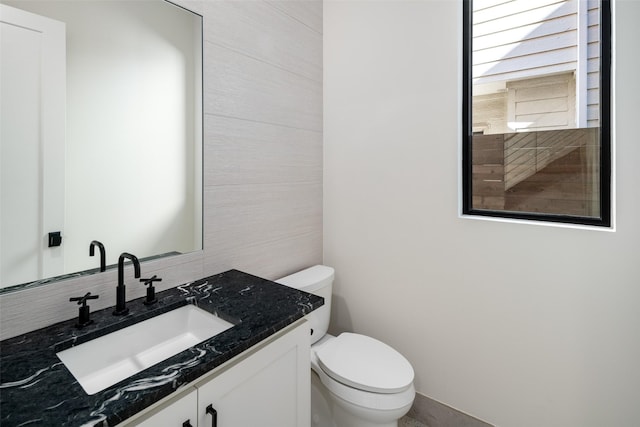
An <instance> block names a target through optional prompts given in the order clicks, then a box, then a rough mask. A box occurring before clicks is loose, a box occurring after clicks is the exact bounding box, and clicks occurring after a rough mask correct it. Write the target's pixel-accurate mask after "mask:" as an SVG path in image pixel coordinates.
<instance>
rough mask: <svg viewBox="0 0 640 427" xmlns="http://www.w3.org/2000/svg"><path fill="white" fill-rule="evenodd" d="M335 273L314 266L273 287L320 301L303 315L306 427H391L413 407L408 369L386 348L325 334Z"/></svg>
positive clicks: (411, 373) (411, 375)
mask: <svg viewBox="0 0 640 427" xmlns="http://www.w3.org/2000/svg"><path fill="white" fill-rule="evenodd" d="M333 277H334V270H333V268H331V267H327V266H323V265H316V266H314V267H311V268H308V269H306V270H302V271H300V272H298V273H295V274H292V275H290V276H287V277H283V278H282V279H278V280H276V282H278V283H281V284H283V285H287V286H290V287H293V288H296V289H300V290H303V291H305V292H309V293H313V294H316V295H319V296H322V297H323V298H324V299H325V305H324V306H322V307H321V308H320V309H317V310H315V311H314V312H312V313H310V314H308V315H307V320H309V322H310V325H311V334H312V335H311V343H312V345H311V354H310V357H311V370H312V372H311V425H312V426H314V427H373V426H379V427H396V426H397V425H398V419H400V418H401V417H402V416H404V415H405V414H406V413H407V412H408V411H409V409H410V408H411V405H412V403H413V400H414V397H415V388H414V386H413V378H414V371H413V368H412V367H411V364H410V363H409V362H408V361H407V360H406V359H405V358H404V357H403V356H402V355H401V354H400V353H398V352H397V351H396V350H394V349H393V348H391V347H390V346H388V345H386V344H384V343H382V342H380V341H378V340H376V339H374V338H371V337H368V336H366V335H361V334H353V333H348V332H344V333H342V334H340V335H338V336H332V335H329V334H327V329H328V326H329V317H330V314H331V290H332V287H333Z"/></svg>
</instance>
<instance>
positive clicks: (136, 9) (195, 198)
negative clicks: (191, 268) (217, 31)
mask: <svg viewBox="0 0 640 427" xmlns="http://www.w3.org/2000/svg"><path fill="white" fill-rule="evenodd" d="M0 3H1V4H0V7H2V14H0V21H1V22H0V25H1V31H2V34H1V38H0V40H1V43H2V46H1V55H2V58H1V61H0V63H1V66H2V70H1V71H2V72H1V79H2V80H1V89H2V101H1V102H2V105H1V112H2V114H1V123H0V125H1V126H0V127H1V132H2V133H1V135H0V136H1V143H2V146H1V152H0V174H1V179H2V181H1V197H0V223H1V224H0V225H1V228H0V242H1V243H0V261H1V262H0V285H1V286H0V288H5V290H10V289H14V288H15V285H23V284H26V283H34V282H35V283H37V284H39V283H43V282H46V281H48V280H51V278H54V279H56V278H61V277H62V278H64V277H68V276H69V275H73V274H79V272H82V274H90V273H93V272H96V271H97V270H96V268H97V267H98V266H99V265H100V260H99V256H98V255H99V254H98V251H96V256H95V257H90V256H89V245H90V243H91V242H92V241H94V240H97V241H100V242H102V244H103V245H104V247H105V248H106V264H108V265H112V264H115V263H116V262H117V259H118V256H119V255H120V253H122V252H130V253H133V254H135V255H136V256H138V258H140V259H147V258H153V257H157V256H162V255H166V254H178V253H187V252H191V251H194V250H199V249H201V248H202V17H201V16H199V15H197V14H194V13H192V12H190V11H188V10H185V9H183V8H181V7H178V6H176V5H174V4H172V3H169V2H166V1H163V0H139V1H115V0H91V1H77V0H73V1H59V0H34V1H23V0H0ZM50 233H53V234H50ZM56 233H59V235H58V234H56ZM58 236H59V237H58Z"/></svg>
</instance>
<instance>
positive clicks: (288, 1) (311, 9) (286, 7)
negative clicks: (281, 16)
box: [267, 0, 322, 34]
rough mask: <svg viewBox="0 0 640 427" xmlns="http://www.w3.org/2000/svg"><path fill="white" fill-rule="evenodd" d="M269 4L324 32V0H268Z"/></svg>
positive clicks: (316, 30) (320, 32) (315, 29)
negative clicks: (322, 0)
mask: <svg viewBox="0 0 640 427" xmlns="http://www.w3.org/2000/svg"><path fill="white" fill-rule="evenodd" d="M267 4H269V5H270V6H272V7H275V8H276V9H279V10H281V11H282V12H284V13H286V14H287V15H289V16H291V17H292V18H294V19H296V20H298V21H299V22H301V23H303V24H304V25H306V26H308V27H309V28H311V29H312V30H314V31H315V32H317V33H319V34H322V2H321V1H300V0H273V1H272V0H267Z"/></svg>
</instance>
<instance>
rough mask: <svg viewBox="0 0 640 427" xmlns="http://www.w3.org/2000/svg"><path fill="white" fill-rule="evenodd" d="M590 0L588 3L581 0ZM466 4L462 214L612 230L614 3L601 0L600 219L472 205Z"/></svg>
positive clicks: (469, 15)
mask: <svg viewBox="0 0 640 427" xmlns="http://www.w3.org/2000/svg"><path fill="white" fill-rule="evenodd" d="M578 1H586V0H578ZM462 2H463V18H462V28H463V30H462V31H463V34H462V35H463V46H462V55H463V57H462V67H463V70H462V79H463V80H462V214H463V215H472V216H482V217H494V218H507V219H519V220H530V221H543V222H554V223H567V224H576V225H588V226H599V227H611V193H612V190H611V185H612V181H611V171H612V157H611V65H612V59H611V56H612V48H611V47H612V32H611V1H610V0H600V183H599V184H600V217H598V218H595V217H583V216H575V215H558V214H544V213H530V212H515V211H499V210H489V209H474V208H473V207H472V206H473V204H472V198H473V188H472V172H473V170H472V168H473V166H472V160H471V159H472V157H471V156H472V138H473V128H472V98H471V97H472V93H473V92H472V86H473V79H472V52H473V50H472V43H473V26H472V19H473V7H472V0H462Z"/></svg>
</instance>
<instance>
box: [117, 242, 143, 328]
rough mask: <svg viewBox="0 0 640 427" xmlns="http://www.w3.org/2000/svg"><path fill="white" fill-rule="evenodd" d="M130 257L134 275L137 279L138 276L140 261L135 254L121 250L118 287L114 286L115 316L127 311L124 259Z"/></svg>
mask: <svg viewBox="0 0 640 427" xmlns="http://www.w3.org/2000/svg"><path fill="white" fill-rule="evenodd" d="M125 259H130V260H131V262H132V263H133V268H134V277H135V278H136V279H137V278H139V277H140V261H138V258H137V257H136V256H135V255H131V254H130V253H128V252H123V253H121V254H120V257H119V258H118V287H117V288H116V309H115V310H114V312H113V314H114V315H116V316H122V315H125V314H127V313H128V312H129V309H128V308H127V303H126V293H125V289H126V287H125V285H124V260H125Z"/></svg>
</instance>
